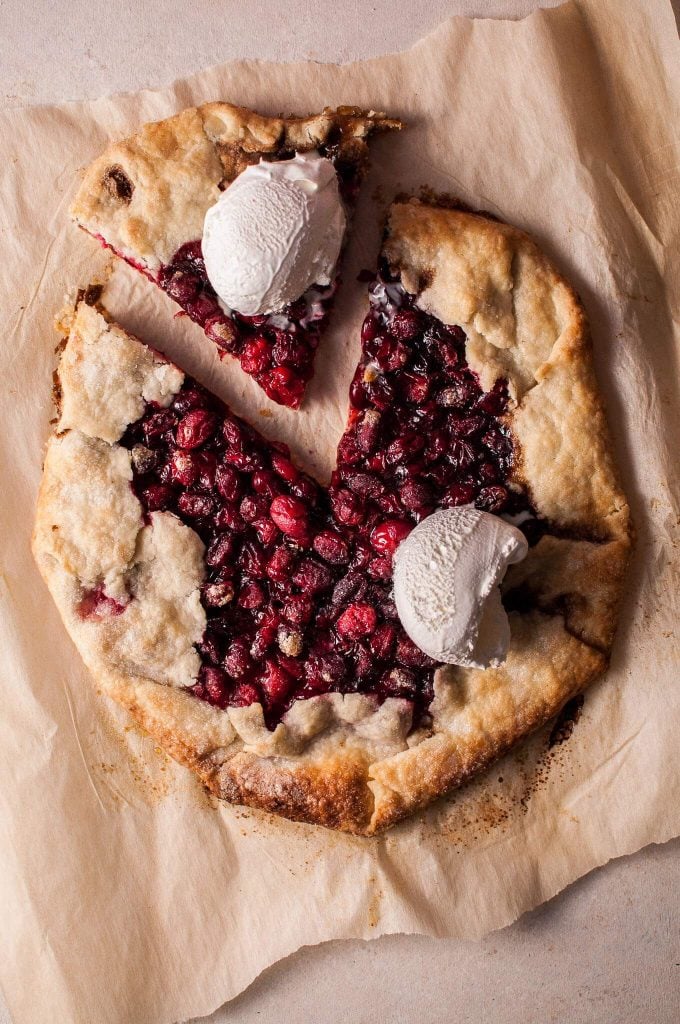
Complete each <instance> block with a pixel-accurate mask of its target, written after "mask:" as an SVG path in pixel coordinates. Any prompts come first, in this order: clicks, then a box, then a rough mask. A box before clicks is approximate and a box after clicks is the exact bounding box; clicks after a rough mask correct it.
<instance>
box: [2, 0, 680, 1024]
mask: <svg viewBox="0 0 680 1024" xmlns="http://www.w3.org/2000/svg"><path fill="white" fill-rule="evenodd" d="M555 2H556V0H543V2H542V3H541V4H540V6H546V7H547V6H554V5H555ZM602 2H605V0H602ZM614 2H615V0H614ZM647 2H649V3H663V2H665V0H647ZM535 6H539V4H538V2H536V0H448V2H447V0H421V2H419V3H413V2H412V0H279V2H278V3H277V2H274V0H247V2H244V0H193V2H192V3H190V4H188V3H184V2H176V0H175V2H168V0H165V2H163V0H145V2H144V3H143V4H133V3H131V2H121V0H117V2H116V0H108V2H103V0H61V3H51V4H47V3H45V2H40V0H4V2H3V0H0V103H2V104H3V105H6V106H9V105H12V106H16V105H22V104H25V103H50V102H62V101H64V100H69V99H85V98H92V97H95V96H99V95H102V94H105V93H111V92H118V91H127V90H135V89H139V88H144V87H152V88H153V87H161V86H163V85H165V84H167V83H169V82H171V81H172V80H173V79H174V78H176V77H178V76H180V75H185V74H190V73H192V72H194V71H197V70H200V68H202V67H205V66H207V65H210V64H216V63H220V62H221V61H224V60H229V59H231V58H234V57H260V58H265V59H270V60H293V59H303V58H311V59H314V60H336V61H345V60H351V59H357V58H363V57H369V56H374V55H377V54H380V53H387V52H390V51H394V50H399V49H403V48H405V47H407V46H409V45H410V44H411V43H412V42H413V41H415V40H416V39H417V38H419V37H420V36H422V35H424V34H426V33H427V32H428V31H429V30H430V29H431V28H433V27H434V26H435V25H436V24H438V23H439V22H440V21H441V20H443V19H444V18H445V17H448V16H450V15H451V14H456V13H460V14H473V15H481V16H496V17H498V16H501V17H517V16H519V15H521V14H523V13H526V12H528V11H529V10H531V9H532V8H533V7H535ZM679 6H680V0H675V3H674V7H675V10H676V15H677V12H678V7H679ZM679 892H680V840H676V841H674V842H672V843H668V844H666V845H665V846H663V847H651V848H648V849H646V850H642V851H640V852H639V853H638V854H636V855H635V856H633V857H628V858H625V859H623V860H620V861H616V862H613V863H611V864H609V865H607V866H606V867H605V868H602V869H601V870H599V871H596V872H593V873H592V874H591V875H589V876H587V877H586V878H584V879H581V880H580V881H579V882H576V883H575V884H574V885H572V886H570V887H569V889H567V890H565V892H563V893H561V894H560V895H559V896H557V897H556V898H555V899H554V900H552V901H551V902H550V903H548V904H546V905H545V906H543V907H541V908H539V909H538V910H536V911H534V912H533V913H530V914H526V915H525V916H524V917H523V918H522V919H521V920H520V921H518V922H517V923H516V924H514V925H513V926H512V927H510V928H506V929H505V930H504V931H502V932H498V933H495V934H493V935H491V936H489V937H487V938H486V939H485V940H484V941H482V942H460V941H454V940H443V939H438V940H434V939H427V938H421V937H409V936H393V937H390V938H383V939H378V940H376V941H375V942H371V943H366V942H332V943H327V944H325V945H323V946H317V947H314V948H310V949H304V950H301V951H299V952H298V953H296V954H294V955H293V956H291V957H288V958H287V959H286V960H283V961H281V963H279V964H276V965H274V966H273V967H272V968H270V969H269V970H268V971H266V972H265V973H264V974H263V975H262V976H261V977H260V978H258V979H257V981H256V982H255V983H254V984H253V985H252V986H251V987H250V988H249V989H248V990H247V992H245V993H243V994H242V995H241V996H239V997H238V998H237V999H235V1000H233V1001H232V1002H231V1003H230V1004H229V1006H228V1007H226V1008H223V1009H222V1010H220V1011H218V1012H217V1013H215V1014H214V1015H213V1016H212V1017H211V1018H206V1020H210V1021H211V1022H213V1024H218V1022H219V1024H226V1022H227V1021H229V1022H230V1024H247V1022H248V1024H250V1022H255V1021H257V1022H259V1024H268V1022H271V1024H281V1022H282V1021H284V1020H295V1021H319V1022H323V1024H340V1022H344V1021H352V1022H356V1024H397V1022H400V1024H401V1022H416V1021H417V1022H419V1024H444V1022H446V1024H450V1022H454V1021H455V1022H456V1024H482V1022H484V1024H485V1022H487V1021H491V1020H493V1021H494V1024H520V1022H521V1024H539V1022H540V1024H547V1022H553V1021H554V1022H557V1021H560V1022H562V1021H568V1022H569V1024H613V1022H628V1021H630V1022H635V1024H676V1022H677V1021H678V1020H680V1010H679V1006H680V930H679V926H678V893H679ZM0 1024H10V1021H9V1017H8V1016H7V1012H6V1010H4V1009H3V1007H2V1005H1V1004H0ZM55 1024H69V1022H67V1021H55ZM92 1024H99V1022H97V1021H93V1022H92ZM130 1024H144V1022H143V1021H131V1022H130Z"/></svg>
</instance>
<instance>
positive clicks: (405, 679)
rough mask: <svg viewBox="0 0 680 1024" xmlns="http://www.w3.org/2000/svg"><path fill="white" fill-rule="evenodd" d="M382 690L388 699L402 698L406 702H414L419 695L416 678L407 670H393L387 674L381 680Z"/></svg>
mask: <svg viewBox="0 0 680 1024" xmlns="http://www.w3.org/2000/svg"><path fill="white" fill-rule="evenodd" d="M380 689H381V690H382V692H383V694H384V696H386V697H402V698H406V700H414V699H415V698H416V696H417V694H418V685H417V683H416V677H415V675H414V674H413V672H410V671H409V670H408V669H406V668H393V669H391V670H390V671H389V672H385V674H384V675H383V676H382V678H381V680H380Z"/></svg>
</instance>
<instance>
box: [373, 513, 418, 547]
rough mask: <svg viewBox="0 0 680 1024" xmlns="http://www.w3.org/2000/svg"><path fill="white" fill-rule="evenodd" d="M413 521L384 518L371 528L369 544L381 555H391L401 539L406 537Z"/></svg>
mask: <svg viewBox="0 0 680 1024" xmlns="http://www.w3.org/2000/svg"><path fill="white" fill-rule="evenodd" d="M412 529H413V523H407V522H404V520H403V519H386V520H385V522H384V523H380V524H379V525H378V526H375V527H374V528H373V529H372V530H371V536H370V540H371V544H372V545H373V547H374V548H375V550H376V551H379V552H380V554H382V555H393V554H394V552H395V551H396V550H397V548H398V546H399V545H400V544H401V542H402V540H404V539H405V538H406V537H408V535H409V533H410V532H411V530H412Z"/></svg>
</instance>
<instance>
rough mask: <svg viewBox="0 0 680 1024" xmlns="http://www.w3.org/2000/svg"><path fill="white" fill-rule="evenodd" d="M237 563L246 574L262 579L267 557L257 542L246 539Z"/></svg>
mask: <svg viewBox="0 0 680 1024" xmlns="http://www.w3.org/2000/svg"><path fill="white" fill-rule="evenodd" d="M238 564H239V566H240V567H241V569H242V570H243V572H244V573H245V574H246V576H252V577H253V578H254V579H262V577H263V576H264V575H265V569H266V565H267V558H266V555H265V553H264V551H263V550H262V548H261V547H260V546H259V544H255V543H254V542H253V541H246V543H245V544H244V545H243V547H242V548H241V553H240V555H239V556H238Z"/></svg>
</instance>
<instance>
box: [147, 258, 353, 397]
mask: <svg viewBox="0 0 680 1024" xmlns="http://www.w3.org/2000/svg"><path fill="white" fill-rule="evenodd" d="M158 283H159V284H160V286H161V288H163V290H164V291H166V292H167V293H168V295H169V296H170V297H171V298H172V299H174V300H175V302H177V303H178V304H179V305H180V306H181V307H182V308H183V309H184V310H185V311H186V312H187V313H188V315H189V316H190V317H191V319H192V320H195V321H196V323H198V324H200V325H201V327H203V329H204V330H205V333H206V334H207V335H208V337H209V338H210V339H211V340H212V341H214V342H215V344H216V345H217V347H218V348H219V349H220V352H229V353H230V354H231V355H234V356H236V357H237V358H238V360H239V361H240V363H241V366H242V368H243V369H244V370H245V372H246V373H248V374H250V376H251V377H254V378H255V380H256V381H257V383H258V384H259V385H260V387H261V388H262V390H263V391H264V392H265V393H266V394H267V395H268V396H269V398H271V399H273V401H275V402H278V403H279V404H280V405H287V406H290V407H291V408H293V409H297V407H298V406H299V405H300V402H301V401H302V396H303V394H304V390H305V385H306V383H307V381H308V380H309V378H310V377H311V376H312V372H313V363H314V352H315V350H316V348H317V345H318V344H319V335H320V331H321V325H322V323H323V321H324V320H325V318H326V316H327V314H328V311H329V309H330V305H331V300H332V297H333V293H334V291H335V285H330V286H329V287H327V288H316V287H315V288H310V289H309V291H307V292H306V293H305V295H303V296H302V298H301V299H299V300H298V301H297V302H294V303H293V304H292V305H290V306H287V307H286V308H285V309H282V310H281V311H280V312H278V313H276V314H274V313H272V314H270V315H269V316H241V315H240V314H239V313H232V314H231V316H229V315H227V314H226V313H225V312H224V311H223V310H222V307H221V306H220V304H219V302H218V300H217V295H216V293H215V290H214V288H213V287H212V285H211V284H210V282H209V280H208V277H207V274H206V272H205V263H204V261H203V253H202V251H201V243H200V241H196V242H187V244H186V245H183V246H182V248H181V249H179V250H178V251H177V252H176V253H175V255H174V256H173V258H172V260H171V262H170V263H169V264H168V265H167V266H165V267H163V268H162V270H161V272H160V274H159V278H158Z"/></svg>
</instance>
